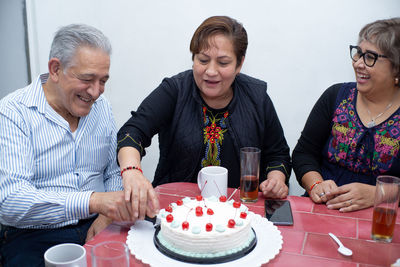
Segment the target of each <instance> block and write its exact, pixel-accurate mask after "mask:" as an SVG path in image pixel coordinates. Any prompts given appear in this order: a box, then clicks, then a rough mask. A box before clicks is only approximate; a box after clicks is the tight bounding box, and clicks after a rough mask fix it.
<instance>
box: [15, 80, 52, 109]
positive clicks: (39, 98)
mask: <svg viewBox="0 0 400 267" xmlns="http://www.w3.org/2000/svg"><path fill="white" fill-rule="evenodd" d="M48 78H49V73H44V74H42V75H39V76H38V77H37V78H36V81H35V82H34V83H32V84H31V85H30V87H31V88H32V90H27V91H26V94H24V96H22V98H21V104H24V105H25V106H27V107H37V109H38V111H39V112H40V113H43V114H45V113H46V106H47V100H46V96H45V95H44V91H43V86H42V84H44V83H46V81H47V79H48Z"/></svg>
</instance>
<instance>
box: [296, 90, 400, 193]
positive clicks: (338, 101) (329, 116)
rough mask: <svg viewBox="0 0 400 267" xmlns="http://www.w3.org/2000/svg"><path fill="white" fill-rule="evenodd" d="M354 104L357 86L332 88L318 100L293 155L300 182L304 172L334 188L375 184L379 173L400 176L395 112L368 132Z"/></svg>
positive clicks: (399, 120) (399, 124) (399, 123)
mask: <svg viewBox="0 0 400 267" xmlns="http://www.w3.org/2000/svg"><path fill="white" fill-rule="evenodd" d="M356 103H357V88H356V83H343V84H335V85H333V86H331V87H330V88H328V89H327V90H326V91H325V92H324V93H323V94H322V96H321V97H320V98H319V100H318V101H317V103H316V104H315V106H314V108H313V109H312V111H311V113H310V115H309V117H308V119H307V122H306V124H305V126H304V130H303V132H302V133H301V137H300V139H299V141H298V143H297V145H296V147H295V149H294V151H293V169H294V171H295V173H296V177H297V180H298V181H299V183H300V184H301V179H302V177H303V175H304V174H305V173H307V172H309V171H317V172H319V173H320V174H321V175H322V177H323V179H325V180H327V179H331V180H334V181H335V183H336V184H337V185H338V186H340V185H344V184H348V183H354V182H359V183H365V184H370V185H375V184H376V177H377V176H379V175H381V174H387V175H394V176H399V175H400V162H399V157H398V152H399V149H400V110H397V111H396V112H394V113H393V114H392V115H391V116H390V117H389V118H388V119H387V120H385V121H384V122H382V123H380V124H378V125H376V126H374V127H371V128H368V127H366V126H365V125H363V123H362V122H361V120H360V118H359V116H358V113H357V109H356Z"/></svg>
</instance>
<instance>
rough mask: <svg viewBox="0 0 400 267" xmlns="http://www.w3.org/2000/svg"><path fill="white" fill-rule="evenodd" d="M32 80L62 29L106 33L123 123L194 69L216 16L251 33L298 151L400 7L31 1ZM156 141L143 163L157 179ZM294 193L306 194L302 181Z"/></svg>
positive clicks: (378, 2) (260, 71)
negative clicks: (361, 35)
mask: <svg viewBox="0 0 400 267" xmlns="http://www.w3.org/2000/svg"><path fill="white" fill-rule="evenodd" d="M26 1H27V9H28V10H27V13H28V14H27V15H28V29H29V34H30V36H29V37H30V53H31V66H32V74H33V76H36V75H37V74H38V73H40V72H45V71H46V69H47V59H48V52H49V48H50V44H51V40H52V38H53V34H54V32H55V31H56V30H57V29H58V28H59V27H60V26H63V25H66V24H70V23H87V24H90V25H93V26H95V27H97V28H99V29H101V30H102V31H103V32H104V33H105V34H106V35H107V36H108V37H109V38H110V39H111V42H112V45H113V49H114V51H113V56H112V63H111V71H110V73H111V79H110V81H109V83H108V84H107V89H106V92H105V94H106V96H107V97H108V99H109V100H110V101H111V103H112V105H113V110H114V115H115V118H116V121H117V125H118V126H122V124H123V123H124V122H125V121H126V120H127V119H128V118H129V116H130V111H131V110H136V108H137V107H138V105H139V104H140V102H141V101H142V100H143V99H144V97H146V96H147V95H148V94H149V93H150V92H151V91H152V90H153V89H154V88H156V87H157V85H158V84H159V83H160V82H161V80H162V78H164V77H167V76H172V75H174V74H177V73H178V72H181V71H183V70H186V69H189V68H191V65H192V62H191V54H190V52H189V43H190V39H191V36H192V34H193V32H194V30H195V29H196V28H197V27H198V26H199V25H200V23H201V22H202V21H203V20H204V19H206V18H207V17H209V16H212V15H228V16H231V17H233V18H236V19H237V20H239V21H240V22H242V23H243V25H244V26H245V28H246V30H247V33H248V37H249V47H248V52H247V57H246V60H245V64H244V67H243V68H242V72H244V73H246V74H249V75H251V76H253V77H256V78H259V79H262V80H265V81H267V82H268V85H269V89H268V92H269V94H270V96H271V98H272V100H273V101H274V104H275V107H276V109H277V112H278V115H279V117H280V120H281V123H282V125H283V128H284V130H285V136H286V138H287V141H288V143H289V146H290V148H291V150H292V149H293V148H294V146H295V145H296V142H297V139H298V138H299V135H300V132H301V130H302V128H303V126H304V123H305V120H306V119H307V116H308V113H309V112H310V110H311V108H312V106H313V104H314V103H315V101H316V100H317V98H318V97H319V96H320V95H321V93H322V92H323V91H324V90H325V89H326V88H327V87H328V86H330V85H331V84H333V83H337V82H344V81H352V80H354V78H353V70H352V68H351V60H350V57H349V48H348V45H349V44H355V43H356V42H357V36H358V32H359V30H360V29H361V27H362V26H363V25H365V24H366V23H369V22H372V21H374V20H376V19H381V18H389V17H394V16H399V15H400V1H399V0H352V1H348V0H324V1H321V0H302V1H300V0H280V1H267V0H252V1H242V0H201V1H187V0H168V1H163V0H159V1H156V0H147V1H139V0H134V1H129V0H113V1H107V0H86V1H82V0H40V1H34V0H26ZM157 161H158V144H157V140H156V138H153V144H152V146H151V147H150V149H149V150H148V155H147V156H146V157H145V159H144V161H143V169H144V171H145V175H146V176H147V177H149V178H151V179H152V176H153V173H154V169H155V167H156V164H157ZM291 185H292V186H291V193H292V194H300V193H302V192H303V190H301V188H300V187H299V186H298V185H297V182H296V180H295V177H294V175H293V176H292V179H291Z"/></svg>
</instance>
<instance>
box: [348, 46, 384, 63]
mask: <svg viewBox="0 0 400 267" xmlns="http://www.w3.org/2000/svg"><path fill="white" fill-rule="evenodd" d="M350 57H351V59H352V60H353V61H354V62H357V61H358V60H359V59H360V58H361V57H362V58H363V60H364V63H365V65H367V66H368V67H373V66H374V65H375V62H376V61H377V60H378V57H385V58H387V56H385V55H379V54H377V53H375V52H372V51H368V50H367V51H365V52H364V53H363V52H362V50H361V48H360V47H359V46H356V45H350Z"/></svg>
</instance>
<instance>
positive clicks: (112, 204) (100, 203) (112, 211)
mask: <svg viewBox="0 0 400 267" xmlns="http://www.w3.org/2000/svg"><path fill="white" fill-rule="evenodd" d="M89 212H90V213H100V214H103V215H104V216H106V217H108V218H111V219H112V220H114V221H119V222H120V221H133V222H134V221H135V220H136V218H135V217H134V216H133V212H132V207H131V205H130V203H127V202H125V199H124V191H115V192H94V193H93V194H92V195H91V196H90V200H89Z"/></svg>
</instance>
